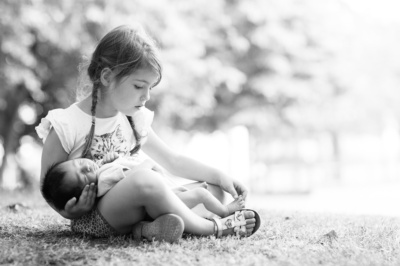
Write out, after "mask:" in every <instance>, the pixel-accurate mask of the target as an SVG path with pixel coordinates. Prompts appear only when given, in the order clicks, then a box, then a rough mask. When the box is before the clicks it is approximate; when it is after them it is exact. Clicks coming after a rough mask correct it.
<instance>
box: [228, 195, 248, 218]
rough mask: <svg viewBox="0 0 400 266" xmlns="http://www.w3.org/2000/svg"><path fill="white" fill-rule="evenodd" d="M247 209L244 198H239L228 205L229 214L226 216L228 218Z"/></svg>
mask: <svg viewBox="0 0 400 266" xmlns="http://www.w3.org/2000/svg"><path fill="white" fill-rule="evenodd" d="M244 207H245V202H244V200H243V197H242V196H239V197H238V198H237V199H235V200H234V201H232V202H231V203H229V204H228V205H226V209H227V213H226V215H225V216H228V215H230V214H232V213H234V212H235V211H239V210H241V209H243V208H244Z"/></svg>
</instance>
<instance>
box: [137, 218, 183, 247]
mask: <svg viewBox="0 0 400 266" xmlns="http://www.w3.org/2000/svg"><path fill="white" fill-rule="evenodd" d="M184 229H185V225H184V223H183V220H182V218H181V217H179V216H178V215H175V214H164V215H161V216H160V217H157V218H156V219H155V220H154V221H153V222H139V223H137V224H135V225H134V226H133V229H132V235H133V238H134V239H135V240H140V239H142V238H145V239H147V240H149V241H153V240H155V241H165V242H169V243H174V242H178V240H179V239H181V237H182V234H183V230H184Z"/></svg>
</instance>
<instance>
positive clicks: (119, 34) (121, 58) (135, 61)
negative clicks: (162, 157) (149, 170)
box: [82, 26, 162, 159]
mask: <svg viewBox="0 0 400 266" xmlns="http://www.w3.org/2000/svg"><path fill="white" fill-rule="evenodd" d="M105 68H109V69H110V70H112V71H113V76H114V78H115V80H116V81H117V82H119V81H120V80H121V79H122V78H123V77H126V76H128V75H130V74H132V73H133V72H135V71H136V70H138V69H143V68H148V69H151V70H153V71H155V72H156V73H157V74H158V80H157V82H156V83H155V85H154V86H156V85H157V84H158V83H159V82H160V81H161V77H162V74H161V72H162V68H161V63H160V60H159V57H158V51H157V48H156V45H155V42H154V40H152V39H151V38H150V37H149V36H148V35H147V34H146V33H145V32H144V30H142V29H134V28H131V27H129V26H119V27H117V28H115V29H113V30H112V31H110V32H109V33H107V34H106V35H105V36H104V37H103V38H102V39H101V40H100V42H99V44H98V45H97V47H96V49H95V50H94V52H93V55H92V59H91V61H90V64H89V67H88V69H87V73H88V76H89V78H90V81H91V82H92V83H93V87H92V107H91V114H92V126H91V128H90V132H89V137H88V138H86V143H85V145H84V150H83V153H82V157H86V158H89V159H92V154H91V151H90V148H91V144H92V140H93V136H94V129H95V126H96V119H95V116H96V106H97V101H98V98H99V97H101V95H99V89H100V87H101V81H100V77H101V72H102V70H103V69H105ZM127 118H128V121H129V123H130V125H131V127H132V130H133V133H134V136H135V138H136V145H135V147H134V148H133V149H132V150H131V155H132V154H134V153H136V152H137V151H138V150H139V149H140V146H141V144H140V139H141V136H140V134H139V133H138V132H137V131H136V129H135V124H134V122H133V120H132V117H131V116H127Z"/></svg>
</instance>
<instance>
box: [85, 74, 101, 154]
mask: <svg viewBox="0 0 400 266" xmlns="http://www.w3.org/2000/svg"><path fill="white" fill-rule="evenodd" d="M99 86H100V81H95V82H94V83H93V92H92V108H91V109H90V112H91V113H92V126H91V127H90V131H89V136H88V138H86V143H85V148H84V149H83V152H82V157H83V158H88V159H93V156H92V152H91V151H90V148H91V146H92V140H93V137H94V130H95V127H96V106H97V97H98V88H99Z"/></svg>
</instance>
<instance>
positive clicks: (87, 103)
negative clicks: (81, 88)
mask: <svg viewBox="0 0 400 266" xmlns="http://www.w3.org/2000/svg"><path fill="white" fill-rule="evenodd" d="M77 105H78V107H79V108H80V109H81V110H82V111H83V112H85V113H87V114H88V115H92V112H91V109H92V95H89V96H88V97H86V98H85V99H83V100H82V101H80V102H78V104H77ZM117 114H118V111H117V110H115V109H111V108H109V106H108V105H107V104H105V103H103V102H102V101H101V100H100V99H99V100H98V101H97V106H96V117H97V118H109V117H113V116H116V115H117Z"/></svg>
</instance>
